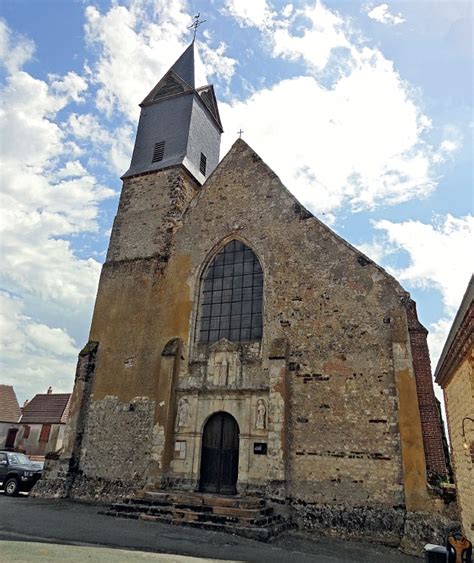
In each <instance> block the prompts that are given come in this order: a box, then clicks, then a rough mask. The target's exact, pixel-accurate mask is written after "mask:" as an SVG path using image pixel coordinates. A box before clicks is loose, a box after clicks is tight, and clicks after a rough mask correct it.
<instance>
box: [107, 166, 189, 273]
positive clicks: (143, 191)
mask: <svg viewBox="0 0 474 563" xmlns="http://www.w3.org/2000/svg"><path fill="white" fill-rule="evenodd" d="M158 177H159V181H158V182H157V174H156V173H145V174H142V175H140V176H135V177H132V178H129V179H127V180H125V181H124V183H123V188H122V193H121V195H120V202H119V208H118V211H117V216H116V217H115V221H114V225H113V228H112V234H111V238H110V244H109V250H108V253H107V262H111V261H119V260H132V259H136V258H144V257H151V256H160V257H161V258H162V260H164V261H166V257H167V256H168V254H169V251H170V246H171V244H172V237H173V233H174V230H175V228H176V226H177V225H178V223H179V222H180V221H181V219H182V215H183V213H184V211H185V210H186V209H187V206H188V204H189V201H190V200H191V198H192V197H194V195H195V194H196V192H197V190H198V187H199V186H198V184H197V183H196V182H195V181H194V180H193V179H192V178H191V177H190V176H189V174H188V173H187V172H186V171H185V169H184V168H175V167H173V168H170V169H168V170H162V171H161V172H159V176H158Z"/></svg>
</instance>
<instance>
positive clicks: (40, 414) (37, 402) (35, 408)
mask: <svg viewBox="0 0 474 563" xmlns="http://www.w3.org/2000/svg"><path fill="white" fill-rule="evenodd" d="M70 397H71V394H70V393H49V394H44V395H35V396H34V397H33V398H32V399H31V401H30V402H29V403H28V404H27V405H26V407H24V409H23V416H22V417H21V422H22V423H24V424H48V423H49V424H55V423H60V422H66V420H65V415H66V414H67V413H66V410H67V406H68V403H69V398H70Z"/></svg>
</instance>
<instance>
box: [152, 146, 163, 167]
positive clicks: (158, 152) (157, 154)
mask: <svg viewBox="0 0 474 563" xmlns="http://www.w3.org/2000/svg"><path fill="white" fill-rule="evenodd" d="M164 155H165V141H160V142H159V143H155V148H154V150H153V158H152V159H151V161H152V162H160V161H161V160H163V157H164Z"/></svg>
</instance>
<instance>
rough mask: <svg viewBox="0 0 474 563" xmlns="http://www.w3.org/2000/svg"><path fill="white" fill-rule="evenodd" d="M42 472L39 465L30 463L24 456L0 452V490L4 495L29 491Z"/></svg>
mask: <svg viewBox="0 0 474 563" xmlns="http://www.w3.org/2000/svg"><path fill="white" fill-rule="evenodd" d="M42 472H43V469H42V467H41V465H39V464H38V463H33V462H32V461H30V460H29V459H28V458H27V457H26V455H25V454H21V453H18V452H9V451H6V450H1V451H0V488H3V490H4V491H5V494H6V495H8V496H14V495H16V494H18V493H19V492H20V491H31V489H32V488H33V486H34V485H35V483H36V482H37V481H38V479H39V478H40V477H41V473H42Z"/></svg>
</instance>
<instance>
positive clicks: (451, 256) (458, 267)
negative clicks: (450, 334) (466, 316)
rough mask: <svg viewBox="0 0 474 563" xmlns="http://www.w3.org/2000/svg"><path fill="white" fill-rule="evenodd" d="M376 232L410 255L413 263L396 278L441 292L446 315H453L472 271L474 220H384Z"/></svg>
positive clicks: (449, 216)
mask: <svg viewBox="0 0 474 563" xmlns="http://www.w3.org/2000/svg"><path fill="white" fill-rule="evenodd" d="M375 228H376V229H378V230H380V231H384V232H385V235H386V237H387V240H388V242H389V243H390V244H391V245H394V246H395V247H396V248H397V249H398V250H404V251H406V252H407V253H408V255H409V258H410V262H409V264H408V266H406V267H404V268H397V269H396V270H395V275H396V277H397V278H398V279H399V280H400V281H402V282H404V281H405V282H408V283H409V284H411V285H412V286H414V287H422V288H429V287H434V288H436V289H438V290H439V291H440V292H441V294H442V296H443V302H444V305H445V308H446V311H447V313H449V314H453V313H454V312H455V311H456V309H457V307H459V304H460V303H461V299H462V296H463V295H464V291H465V290H466V287H467V284H468V281H469V279H470V276H471V273H472V271H473V269H474V268H473V266H474V260H473V257H472V249H473V248H474V217H473V216H471V215H466V216H464V217H453V216H452V215H449V214H448V215H446V216H445V217H443V218H440V219H439V220H438V221H437V223H436V224H426V223H422V222H421V221H404V222H401V223H394V222H392V221H387V220H382V221H377V222H376V223H375Z"/></svg>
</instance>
